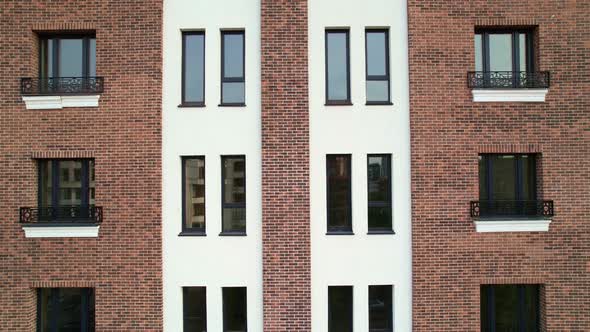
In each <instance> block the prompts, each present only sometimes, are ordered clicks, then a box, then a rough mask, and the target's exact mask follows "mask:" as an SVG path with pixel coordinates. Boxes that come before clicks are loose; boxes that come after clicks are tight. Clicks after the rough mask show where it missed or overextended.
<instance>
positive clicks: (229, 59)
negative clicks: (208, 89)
mask: <svg viewBox="0 0 590 332" xmlns="http://www.w3.org/2000/svg"><path fill="white" fill-rule="evenodd" d="M245 63H246V62H245V45H244V31H231V30H229V31H221V105H227V106H244V104H245V103H246V95H245V93H246V91H245V85H246V83H245V82H246V80H245V68H244V67H245Z"/></svg>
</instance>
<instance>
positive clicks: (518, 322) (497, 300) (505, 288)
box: [481, 285, 539, 332]
mask: <svg viewBox="0 0 590 332" xmlns="http://www.w3.org/2000/svg"><path fill="white" fill-rule="evenodd" d="M538 294H539V286H538V285H484V286H482V287H481V324H482V325H481V329H482V331H484V332H488V331H525V332H537V331H539V319H538V312H539V295H538Z"/></svg>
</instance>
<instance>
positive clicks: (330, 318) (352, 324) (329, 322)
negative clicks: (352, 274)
mask: <svg viewBox="0 0 590 332" xmlns="http://www.w3.org/2000/svg"><path fill="white" fill-rule="evenodd" d="M336 288H346V289H347V290H350V308H349V312H350V313H351V314H350V315H348V317H349V319H350V320H349V322H348V323H349V325H350V330H348V331H338V332H352V331H353V330H354V287H353V286H348V285H334V286H328V331H329V332H330V331H332V329H333V327H332V325H331V323H332V310H331V309H332V308H331V306H330V304H331V301H330V290H331V289H336Z"/></svg>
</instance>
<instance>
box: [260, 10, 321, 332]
mask: <svg viewBox="0 0 590 332" xmlns="http://www.w3.org/2000/svg"><path fill="white" fill-rule="evenodd" d="M307 70H308V69H307V1H306V0H295V1H293V0H262V82H263V83H262V236H263V238H262V241H263V243H262V245H263V287H264V290H263V293H264V294H263V297H264V298H263V301H264V330H265V331H269V332H270V331H310V330H311V273H310V266H311V257H310V225H309V222H310V219H309V117H308V85H307V83H308V72H307Z"/></svg>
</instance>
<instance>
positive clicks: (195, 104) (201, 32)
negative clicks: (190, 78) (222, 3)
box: [179, 30, 207, 107]
mask: <svg viewBox="0 0 590 332" xmlns="http://www.w3.org/2000/svg"><path fill="white" fill-rule="evenodd" d="M193 35H196V36H203V100H202V101H187V100H186V96H185V88H186V37H187V36H193ZM206 42H207V40H206V35H205V31H204V30H191V31H182V87H181V90H182V91H181V104H180V105H179V107H205V97H206V96H205V85H206V81H205V80H206V75H205V72H206V71H207V68H206V66H205V56H206Z"/></svg>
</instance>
